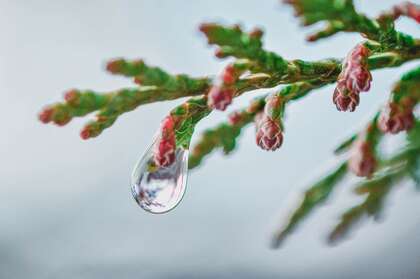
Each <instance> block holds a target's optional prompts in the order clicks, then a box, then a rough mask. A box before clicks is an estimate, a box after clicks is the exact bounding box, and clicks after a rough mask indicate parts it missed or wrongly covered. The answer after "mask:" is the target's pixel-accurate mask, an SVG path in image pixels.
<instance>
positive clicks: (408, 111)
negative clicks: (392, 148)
mask: <svg viewBox="0 0 420 279" xmlns="http://www.w3.org/2000/svg"><path fill="white" fill-rule="evenodd" d="M378 127H379V129H380V130H381V131H383V132H384V133H391V134H397V133H399V132H401V131H408V130H410V129H411V128H413V127H414V113H413V108H412V107H405V108H404V107H403V106H402V105H399V104H396V103H388V104H387V105H386V106H385V107H384V109H383V110H382V112H381V114H380V116H379V119H378Z"/></svg>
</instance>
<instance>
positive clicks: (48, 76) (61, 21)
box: [0, 0, 420, 279]
mask: <svg viewBox="0 0 420 279" xmlns="http://www.w3.org/2000/svg"><path fill="white" fill-rule="evenodd" d="M396 2H398V1H392V0H386V1H385V0H372V1H357V2H356V4H357V7H358V8H359V9H362V10H363V11H365V12H366V13H368V14H370V15H375V14H377V13H379V12H380V11H381V10H384V9H386V8H387V7H390V6H391V5H393V4H395V3H396ZM415 2H416V1H415ZM203 21H219V22H223V23H228V24H233V23H243V24H244V26H245V27H246V28H248V29H251V28H252V27H254V26H256V25H257V26H261V27H263V28H264V29H265V30H266V35H265V46H266V48H268V49H270V50H274V51H277V52H278V53H280V54H282V55H284V56H285V57H286V58H290V59H292V58H301V59H319V58H324V57H329V56H333V57H342V56H344V55H345V54H346V52H347V51H348V50H349V49H350V48H351V47H352V46H353V45H354V44H355V43H356V42H358V41H360V40H361V37H360V36H359V35H355V34H340V35H337V36H335V37H334V38H331V39H328V40H323V41H320V42H319V43H316V44H308V43H306V42H305V41H304V35H305V33H308V31H309V30H308V29H302V28H301V27H299V26H298V21H297V20H296V19H295V18H293V16H292V10H291V9H290V8H288V7H285V6H283V5H281V4H279V3H278V1H276V0H266V1H256V0H254V1H251V0H248V1H243V0H241V1H239V0H237V1H223V0H213V1H204V0H195V1H182V0H177V1H174V0H172V1H170V0H165V1H164V0H158V1H152V0H149V1H134V0H131V1H129V0H122V1H94V0H84V1H81V0H68V1H67V0H61V1H46V0H38V1H30V0H25V1H24V0H11V1H6V0H1V1H0V32H1V34H2V39H1V44H0V94H1V95H0V96H1V100H2V106H1V110H0V122H1V130H2V132H1V137H0V154H1V156H0V164H1V168H0V278H33V279H35V278H101V279H103V278H142V279H143V278H420V249H419V245H420V234H419V230H420V219H419V216H420V214H419V213H420V196H419V195H416V193H415V190H414V187H411V186H410V185H401V187H397V188H396V190H395V191H393V193H392V195H391V198H390V199H389V200H388V204H387V205H388V206H387V209H386V214H385V216H384V219H383V222H380V223H374V222H373V221H370V220H369V221H367V222H365V223H364V226H363V227H361V228H360V229H359V230H357V231H356V232H355V233H354V234H353V235H352V237H351V238H350V239H348V240H347V241H346V242H343V243H342V244H341V245H339V246H337V247H329V246H327V245H326V244H325V237H326V235H327V233H328V232H329V231H330V230H331V229H332V228H333V226H334V225H335V224H336V222H337V221H338V218H339V216H340V214H341V213H343V212H344V211H345V210H346V209H347V208H349V207H350V206H352V205H354V204H356V203H358V202H359V201H360V198H358V197H355V196H354V195H352V194H351V187H350V185H351V183H350V182H351V181H349V180H348V181H347V182H345V183H343V185H341V186H340V188H339V190H337V191H336V192H335V194H334V195H333V197H332V199H331V200H330V201H331V202H330V203H329V204H328V205H327V206H325V207H323V208H322V209H320V210H318V211H316V214H314V215H311V217H310V218H309V219H308V220H307V221H306V222H305V223H304V224H303V225H302V226H300V227H299V230H298V231H297V232H296V233H295V234H294V235H293V236H292V237H290V238H289V239H288V240H287V241H286V243H285V245H284V246H283V247H282V249H280V250H271V249H270V248H269V242H270V237H271V235H272V233H273V231H274V230H275V229H276V228H277V227H278V226H279V224H282V223H283V222H284V221H285V216H287V213H288V212H289V211H290V210H291V208H293V205H294V204H295V202H296V200H297V197H298V194H299V193H300V192H301V191H302V190H303V189H305V186H306V185H307V184H308V183H309V182H310V181H312V180H313V179H314V178H316V177H317V176H319V174H320V173H322V170H326V169H328V166H329V165H331V156H332V155H331V151H332V149H333V147H334V146H335V144H336V143H338V142H339V141H340V140H341V139H343V138H345V137H346V135H349V134H350V133H351V132H352V131H355V129H357V128H358V127H360V126H361V125H362V123H363V121H364V120H366V119H368V118H369V116H371V115H372V113H373V112H374V111H375V110H376V109H377V108H378V107H379V105H380V104H381V103H383V102H384V101H385V100H386V96H387V93H388V91H389V88H390V86H391V84H392V83H393V82H394V81H395V80H397V79H398V77H399V75H400V74H401V73H403V72H404V71H406V70H407V69H409V68H412V67H413V65H415V64H416V63H411V64H406V65H404V66H402V67H401V68H398V69H387V70H381V71H376V72H375V73H374V74H373V79H374V82H373V86H372V89H371V91H370V92H369V93H367V94H364V95H363V98H362V104H361V106H360V107H359V108H358V110H357V111H356V112H354V113H352V114H348V113H339V112H337V111H336V110H335V108H334V106H333V105H332V103H331V94H332V90H333V87H331V86H330V87H326V88H324V89H322V90H318V91H315V92H314V93H313V94H312V95H311V96H309V97H307V98H306V99H305V100H303V101H300V102H299V103H298V104H294V105H292V106H290V107H289V108H288V111H287V120H286V129H287V134H286V139H285V142H284V146H283V147H282V148H281V150H279V151H278V152H274V153H267V152H263V151H261V150H259V149H258V148H257V147H256V146H255V144H254V131H253V129H252V128H249V129H248V130H247V131H246V133H244V135H243V136H242V138H241V140H240V142H239V147H240V148H239V150H238V151H237V152H235V153H234V154H233V155H232V156H230V158H225V157H223V156H222V155H221V154H220V153H217V154H213V155H212V156H211V157H210V158H208V160H206V163H205V165H204V166H203V167H201V168H199V169H197V170H195V171H193V172H191V173H190V177H189V185H188V190H187V194H186V196H185V198H184V200H183V202H182V203H181V205H180V206H179V207H177V208H176V209H175V210H174V211H172V212H170V213H168V214H165V215H159V216H156V215H150V214H147V213H146V212H144V211H143V210H141V209H140V208H139V207H138V206H137V205H136V203H135V202H134V200H133V199H132V197H131V194H130V185H129V176H130V173H131V170H132V167H133V166H134V164H135V162H136V161H137V159H138V158H139V156H140V155H141V154H142V152H143V151H144V150H145V149H146V148H147V147H148V145H149V144H150V143H151V138H152V136H153V134H154V133H155V131H156V129H157V127H158V125H159V122H160V119H162V118H163V117H164V115H165V114H166V113H167V111H168V110H169V109H170V108H172V107H174V106H175V105H176V104H179V103H180V102H181V101H182V100H177V101H173V102H163V103H159V104H152V105H148V106H145V107H140V108H139V109H137V110H136V111H134V112H131V113H128V114H126V115H124V116H123V117H121V118H120V119H119V120H118V121H117V122H116V123H115V125H114V126H113V127H112V128H111V129H109V130H106V131H105V132H104V133H103V134H102V135H101V136H100V137H98V138H96V139H93V140H89V141H86V142H83V141H82V140H80V138H79V137H78V132H79V130H80V128H81V126H82V125H83V123H84V122H86V121H87V119H83V120H79V119H77V120H75V121H72V122H71V123H70V124H69V125H68V126H67V127H65V128H57V127H53V126H51V125H47V126H46V125H42V124H41V123H39V122H38V121H37V113H38V112H39V111H40V109H41V108H42V107H43V106H44V105H45V104H48V103H51V102H54V101H58V100H60V99H61V93H62V92H64V91H65V90H67V89H70V88H74V87H76V88H81V89H87V88H91V89H96V90H111V89H116V88H119V87H123V86H130V85H131V84H130V81H129V80H126V79H124V78H121V77H115V76H110V75H108V74H107V73H105V71H104V70H103V65H104V62H105V61H106V60H107V59H109V58H114V57H120V56H124V57H127V58H140V57H141V58H145V60H146V61H147V62H148V63H150V64H155V65H158V66H162V67H164V68H165V69H167V70H169V71H170V72H173V73H179V72H182V73H189V74H191V75H197V76H199V75H206V74H209V73H210V74H212V75H213V74H215V73H217V72H219V71H220V69H221V68H222V65H223V64H224V63H226V61H224V62H221V61H218V60H216V59H215V58H213V50H212V49H211V48H209V47H207V46H206V43H205V39H204V38H203V37H202V36H201V35H200V34H199V33H198V31H197V26H198V25H199V23H200V22H203ZM398 27H399V28H400V29H402V30H404V31H406V32H411V33H412V34H414V35H416V36H419V35H420V29H419V28H418V26H416V24H415V23H414V22H411V21H409V20H406V19H402V20H400V21H399V22H398ZM417 63H418V62H417ZM257 94H261V92H260V93H259V92H252V93H248V94H247V95H246V96H244V97H243V98H241V99H240V100H235V103H234V105H233V106H232V107H231V108H229V110H233V109H234V108H235V107H239V106H241V105H245V104H247V103H248V100H249V99H250V98H253V97H254V96H256V95H257ZM224 118H225V116H224V114H222V113H220V112H215V113H213V114H212V115H211V116H210V117H208V118H207V119H206V120H204V121H202V122H201V123H200V125H199V126H198V128H197V132H200V131H202V130H203V129H204V128H206V127H209V126H211V125H215V124H216V123H217V121H221V120H222V119H224ZM197 135H198V133H196V137H197ZM350 180H351V179H350ZM353 182H354V181H353Z"/></svg>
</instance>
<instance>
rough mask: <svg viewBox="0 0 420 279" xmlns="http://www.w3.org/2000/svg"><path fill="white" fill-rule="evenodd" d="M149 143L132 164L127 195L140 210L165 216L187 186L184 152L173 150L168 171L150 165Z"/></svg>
mask: <svg viewBox="0 0 420 279" xmlns="http://www.w3.org/2000/svg"><path fill="white" fill-rule="evenodd" d="M155 144H156V142H155V143H153V144H152V145H151V146H150V147H149V149H148V150H147V151H146V153H145V154H144V155H143V157H142V158H141V159H140V161H139V162H138V163H137V164H136V166H135V168H134V171H133V174H132V176H131V192H132V194H133V197H134V199H135V200H136V202H137V203H138V204H139V206H140V207H141V208H143V209H144V210H146V211H148V212H150V213H165V212H168V211H170V210H172V209H173V208H174V207H176V206H177V205H178V203H179V202H180V201H181V199H182V197H183V196H184V193H185V189H186V184H187V172H188V149H184V148H177V150H176V159H175V162H174V163H172V164H171V165H170V166H168V167H158V166H156V165H155V164H154V162H153V150H154V146H155Z"/></svg>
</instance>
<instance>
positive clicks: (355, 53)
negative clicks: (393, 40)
mask: <svg viewBox="0 0 420 279" xmlns="http://www.w3.org/2000/svg"><path fill="white" fill-rule="evenodd" d="M369 53H370V51H369V49H368V48H367V47H366V46H364V45H363V44H358V45H357V46H355V47H354V48H353V49H352V51H351V52H350V53H349V54H348V55H347V57H346V58H345V60H344V62H343V69H342V70H341V73H340V74H339V76H338V79H337V86H336V88H335V90H334V95H333V102H334V104H335V105H336V107H337V109H338V110H340V111H354V110H355V109H356V107H357V106H358V105H359V101H360V97H359V93H360V92H363V91H368V90H369V89H370V82H371V81H372V76H371V74H370V72H369V69H368V65H367V58H368V56H369Z"/></svg>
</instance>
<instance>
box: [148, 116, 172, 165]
mask: <svg viewBox="0 0 420 279" xmlns="http://www.w3.org/2000/svg"><path fill="white" fill-rule="evenodd" d="M175 150H176V139H175V121H174V118H173V117H172V116H171V115H169V116H167V117H166V118H165V119H163V121H162V124H161V126H160V132H159V135H158V139H157V142H156V145H155V150H154V158H153V159H154V162H155V164H156V165H157V166H159V167H167V166H170V165H171V164H172V163H173V162H174V161H175Z"/></svg>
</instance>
